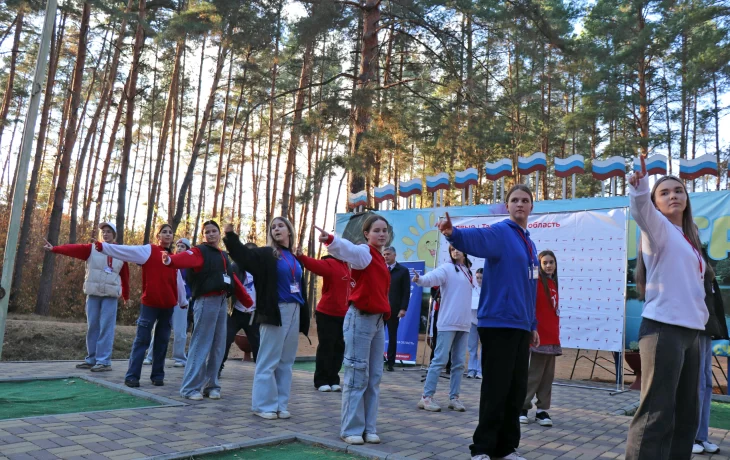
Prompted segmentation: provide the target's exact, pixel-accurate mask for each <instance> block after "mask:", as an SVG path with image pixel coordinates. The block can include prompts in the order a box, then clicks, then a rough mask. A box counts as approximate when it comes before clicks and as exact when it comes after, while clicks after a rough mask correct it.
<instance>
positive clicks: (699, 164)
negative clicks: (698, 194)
mask: <svg viewBox="0 0 730 460" xmlns="http://www.w3.org/2000/svg"><path fill="white" fill-rule="evenodd" d="M648 168H649V165H648V164H647V170H648ZM707 174H711V175H713V176H716V175H717V158H716V157H715V156H714V155H712V154H709V153H708V154H707V155H702V156H700V157H697V158H695V159H694V160H685V159H680V160H679V178H680V179H687V180H694V179H697V178H698V177H702V176H704V175H707Z"/></svg>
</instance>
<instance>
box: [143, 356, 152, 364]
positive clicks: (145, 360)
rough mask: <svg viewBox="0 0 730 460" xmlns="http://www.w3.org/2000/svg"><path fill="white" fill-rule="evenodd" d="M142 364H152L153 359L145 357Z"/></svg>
mask: <svg viewBox="0 0 730 460" xmlns="http://www.w3.org/2000/svg"><path fill="white" fill-rule="evenodd" d="M142 364H144V365H145V366H151V365H152V360H151V359H147V358H145V359H144V361H142Z"/></svg>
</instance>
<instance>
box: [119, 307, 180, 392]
mask: <svg viewBox="0 0 730 460" xmlns="http://www.w3.org/2000/svg"><path fill="white" fill-rule="evenodd" d="M174 310H175V309H174V308H154V307H148V306H147V305H140V307H139V318H137V335H136V336H135V337H134V343H133V344H132V353H130V355H129V368H128V369H127V375H126V376H125V377H124V380H131V381H136V382H138V381H139V379H140V376H141V375H142V362H143V361H144V355H145V353H147V349H148V348H149V346H150V341H151V340H152V326H154V325H155V321H157V327H155V344H154V345H153V346H152V374H151V375H150V379H151V380H153V381H158V380H164V379H165V356H167V343H168V342H169V341H170V331H171V330H172V312H173V311H174Z"/></svg>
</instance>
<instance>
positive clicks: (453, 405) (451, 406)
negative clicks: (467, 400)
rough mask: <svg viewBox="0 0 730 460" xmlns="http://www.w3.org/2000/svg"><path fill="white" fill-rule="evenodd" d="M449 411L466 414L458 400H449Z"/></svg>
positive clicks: (464, 408)
mask: <svg viewBox="0 0 730 460" xmlns="http://www.w3.org/2000/svg"><path fill="white" fill-rule="evenodd" d="M449 409H451V410H455V411H456V412H466V407H464V405H463V404H462V403H461V401H460V400H459V398H454V399H451V400H449Z"/></svg>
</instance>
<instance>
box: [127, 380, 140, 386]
mask: <svg viewBox="0 0 730 460" xmlns="http://www.w3.org/2000/svg"><path fill="white" fill-rule="evenodd" d="M124 384H125V385H127V386H128V387H129V388H139V380H125V381H124Z"/></svg>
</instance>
